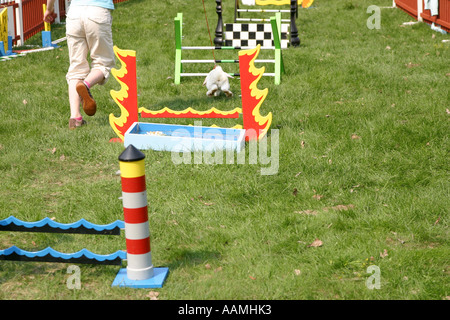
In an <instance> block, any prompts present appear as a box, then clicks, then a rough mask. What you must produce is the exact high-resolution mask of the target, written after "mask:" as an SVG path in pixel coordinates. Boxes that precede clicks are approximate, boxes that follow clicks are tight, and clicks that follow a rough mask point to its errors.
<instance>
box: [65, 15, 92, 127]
mask: <svg viewBox="0 0 450 320" xmlns="http://www.w3.org/2000/svg"><path fill="white" fill-rule="evenodd" d="M81 15H82V8H79V7H73V8H72V7H71V8H70V9H69V12H68V16H67V19H66V36H67V47H68V51H69V61H70V65H69V70H68V71H67V74H66V79H67V84H68V94H69V105H70V120H69V128H71V129H73V128H74V127H78V126H80V125H82V124H84V123H85V121H83V120H82V115H81V112H80V103H81V97H80V96H79V94H78V92H77V90H76V86H77V84H78V83H79V82H80V81H81V80H82V79H84V78H86V76H87V75H88V74H89V71H90V69H89V63H88V61H87V55H88V46H87V42H86V39H85V33H84V28H83V24H82V23H81V19H80V17H81Z"/></svg>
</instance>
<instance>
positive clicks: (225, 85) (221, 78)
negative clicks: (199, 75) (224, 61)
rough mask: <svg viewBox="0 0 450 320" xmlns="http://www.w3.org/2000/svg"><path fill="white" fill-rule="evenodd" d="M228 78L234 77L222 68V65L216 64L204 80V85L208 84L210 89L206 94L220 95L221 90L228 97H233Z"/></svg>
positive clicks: (207, 86)
mask: <svg viewBox="0 0 450 320" xmlns="http://www.w3.org/2000/svg"><path fill="white" fill-rule="evenodd" d="M228 78H233V77H232V76H231V75H229V74H228V73H226V72H224V71H223V70H222V67H220V66H216V67H215V68H214V69H212V70H211V71H210V72H209V73H208V75H207V76H206V78H205V81H203V85H206V88H207V89H208V91H207V92H206V95H207V96H209V97H211V96H216V97H217V96H218V95H219V94H220V92H223V93H225V94H226V96H227V97H231V96H232V95H233V93H232V92H231V91H230V83H229V82H228Z"/></svg>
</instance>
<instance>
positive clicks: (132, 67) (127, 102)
mask: <svg viewBox="0 0 450 320" xmlns="http://www.w3.org/2000/svg"><path fill="white" fill-rule="evenodd" d="M114 53H115V54H116V57H117V58H118V59H119V60H120V62H121V68H120V69H119V70H117V69H112V70H111V74H112V75H113V76H114V78H116V80H117V82H119V84H120V90H119V91H115V90H111V91H110V94H111V97H112V98H113V99H114V101H115V102H116V103H117V105H118V106H119V108H120V116H119V117H118V118H117V117H115V116H114V114H112V113H111V114H110V115H109V123H110V125H111V127H112V128H113V130H114V132H116V134H117V135H118V136H119V138H120V139H121V140H122V141H123V140H124V135H125V132H126V131H127V130H128V128H129V127H130V126H131V125H132V124H133V123H134V122H137V121H138V105H137V83H136V51H133V50H121V49H119V48H118V47H117V46H114Z"/></svg>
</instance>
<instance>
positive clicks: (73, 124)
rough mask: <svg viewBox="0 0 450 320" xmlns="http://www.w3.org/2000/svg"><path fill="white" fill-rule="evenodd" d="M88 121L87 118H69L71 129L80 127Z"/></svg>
mask: <svg viewBox="0 0 450 320" xmlns="http://www.w3.org/2000/svg"><path fill="white" fill-rule="evenodd" d="M86 123H87V122H86V120H83V119H81V120H77V119H75V118H70V119H69V129H71V130H73V129H76V128H79V127H81V126H83V125H85V124H86Z"/></svg>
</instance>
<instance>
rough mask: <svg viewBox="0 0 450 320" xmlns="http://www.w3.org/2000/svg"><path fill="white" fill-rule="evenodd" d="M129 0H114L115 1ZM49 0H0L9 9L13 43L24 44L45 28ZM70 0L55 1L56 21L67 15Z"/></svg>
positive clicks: (9, 29) (9, 32) (10, 32)
mask: <svg viewBox="0 0 450 320" xmlns="http://www.w3.org/2000/svg"><path fill="white" fill-rule="evenodd" d="M124 1H128V0H113V2H114V3H119V2H124ZM46 3H47V0H0V8H4V7H6V8H7V9H8V36H11V37H12V39H13V45H20V44H23V43H24V42H25V41H26V40H27V39H29V38H30V37H32V36H34V35H35V34H36V33H38V32H41V31H42V30H44V22H43V20H42V19H43V17H44V14H43V12H42V5H43V4H46ZM69 5H70V0H57V1H55V13H56V14H57V17H56V20H55V22H56V23H60V22H61V20H62V19H64V18H65V17H66V12H67V10H68V8H69Z"/></svg>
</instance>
